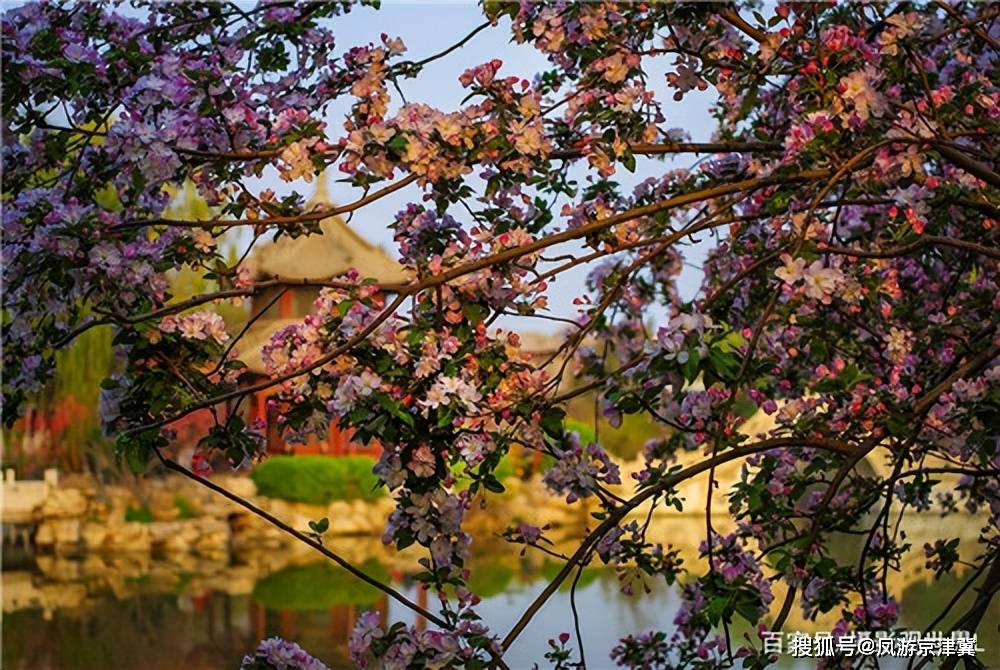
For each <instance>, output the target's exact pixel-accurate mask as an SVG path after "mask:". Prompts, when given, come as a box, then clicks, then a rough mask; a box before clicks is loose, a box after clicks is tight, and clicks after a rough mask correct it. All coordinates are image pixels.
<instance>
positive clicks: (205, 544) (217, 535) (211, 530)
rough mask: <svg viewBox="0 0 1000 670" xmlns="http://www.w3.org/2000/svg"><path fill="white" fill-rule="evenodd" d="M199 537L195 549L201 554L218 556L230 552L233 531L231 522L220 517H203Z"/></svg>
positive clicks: (199, 525) (198, 528) (199, 526)
mask: <svg viewBox="0 0 1000 670" xmlns="http://www.w3.org/2000/svg"><path fill="white" fill-rule="evenodd" d="M197 530H198V537H197V539H196V540H195V542H194V550H195V551H196V552H197V553H198V555H200V556H218V555H223V554H228V553H229V540H230V537H231V533H230V530H229V524H227V523H226V522H224V521H220V520H218V519H202V520H200V521H199V523H198V527H197Z"/></svg>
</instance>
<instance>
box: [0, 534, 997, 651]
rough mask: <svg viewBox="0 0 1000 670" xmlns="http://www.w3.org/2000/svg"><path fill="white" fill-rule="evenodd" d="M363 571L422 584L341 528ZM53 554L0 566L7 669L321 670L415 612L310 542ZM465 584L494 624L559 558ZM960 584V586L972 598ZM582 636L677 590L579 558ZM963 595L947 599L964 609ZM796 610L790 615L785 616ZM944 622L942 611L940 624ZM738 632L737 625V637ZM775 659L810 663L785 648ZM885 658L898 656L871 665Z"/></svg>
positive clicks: (593, 647) (932, 597) (478, 565)
mask: <svg viewBox="0 0 1000 670" xmlns="http://www.w3.org/2000/svg"><path fill="white" fill-rule="evenodd" d="M337 542H338V545H340V546H344V545H345V544H348V543H349V544H352V546H353V550H351V553H352V554H353V555H354V556H355V557H358V556H362V557H363V556H365V555H367V556H368V558H367V560H364V559H362V560H357V558H355V560H356V561H357V562H361V563H363V569H364V570H365V571H366V572H368V573H369V574H372V575H373V576H375V577H377V578H380V579H387V580H390V581H391V582H392V583H393V584H394V585H396V586H397V587H398V588H399V589H400V590H401V591H403V592H404V593H406V594H407V595H408V596H409V597H410V598H412V599H413V600H416V601H419V602H421V604H426V598H425V595H424V593H423V592H422V591H421V590H419V589H417V588H416V587H415V585H414V584H413V582H412V580H411V579H410V577H409V576H408V575H410V574H412V570H408V569H407V566H412V565H413V563H412V556H408V557H406V558H405V560H403V559H400V557H399V556H398V555H394V554H391V553H389V552H386V551H385V550H384V549H382V548H381V546H380V544H379V543H378V541H377V539H374V538H355V539H352V540H349V541H347V540H343V539H339V540H338V541H337ZM102 560H103V561H104V562H98V561H97V560H96V559H95V557H83V558H80V559H76V560H61V561H60V560H57V559H53V558H51V557H40V558H39V559H38V562H37V563H36V564H35V565H34V566H33V567H31V569H19V570H6V571H5V572H4V574H3V579H4V591H5V595H4V610H5V617H4V622H3V624H4V627H3V628H4V630H3V632H4V640H3V667H4V668H8V669H10V670H92V669H93V670H97V669H100V670H118V669H121V670H133V669H136V668H143V669H145V670H176V669H178V668H184V670H209V669H211V670H216V669H219V668H235V667H238V665H239V660H240V658H241V657H242V655H243V654H244V653H245V652H246V651H248V650H250V649H252V648H253V647H254V646H255V645H256V643H257V642H258V641H259V640H260V639H262V638H264V637H268V636H271V635H281V636H283V637H286V638H290V639H294V640H296V641H298V642H300V643H301V644H302V645H303V646H304V647H305V648H306V649H308V650H310V651H311V652H312V653H314V654H315V655H317V656H318V657H320V658H321V659H322V660H323V661H325V662H326V663H327V664H328V665H330V667H332V668H342V667H349V656H348V652H347V643H346V640H347V637H348V634H349V631H350V630H351V629H352V627H353V626H354V622H355V621H356V619H357V617H358V615H359V614H360V613H361V612H363V611H366V610H376V611H378V612H379V613H380V614H381V616H382V618H383V620H384V621H385V620H403V621H410V622H417V623H418V624H419V623H420V622H419V621H418V620H417V619H416V618H415V616H414V615H413V613H412V612H410V611H409V610H407V609H405V608H404V607H403V606H401V605H399V604H397V603H396V602H395V601H389V600H387V598H386V597H385V596H384V595H383V594H381V593H380V592H378V591H377V590H375V589H373V588H371V587H369V586H367V585H365V584H363V583H361V582H359V581H357V580H356V579H354V578H352V577H351V576H350V575H349V574H347V573H346V572H345V571H344V570H342V569H340V568H338V567H336V566H334V565H331V564H330V563H328V562H317V561H314V560H312V557H311V556H309V555H308V554H294V553H286V554H281V553H280V552H279V553H278V554H275V555H273V556H269V557H268V558H267V560H268V561H269V562H268V563H256V564H253V563H249V562H246V561H241V560H240V557H239V556H235V557H233V558H232V559H230V560H228V561H217V562H215V563H212V562H204V561H202V562H197V563H191V562H190V561H189V560H187V559H185V560H179V559H175V560H173V561H171V560H155V561H150V560H149V559H148V557H140V558H136V559H135V560H134V561H133V562H129V559H124V558H122V557H115V558H113V559H110V558H109V559H102ZM472 568H473V578H472V584H471V585H472V587H473V589H474V590H475V591H476V592H477V593H479V594H481V595H482V596H483V603H482V605H481V607H480V612H481V613H482V615H483V617H484V618H485V620H486V621H487V622H489V623H490V625H491V626H492V627H493V628H494V629H495V630H497V631H501V632H502V631H505V630H507V629H508V628H509V627H510V626H511V625H513V623H514V621H515V620H516V619H517V617H518V616H520V614H521V613H522V612H523V611H524V609H525V608H526V607H527V605H528V603H530V602H531V600H532V599H533V598H534V597H535V596H536V595H537V593H538V592H539V591H540V590H541V588H542V587H543V585H544V584H545V583H546V582H547V580H548V579H550V578H551V577H552V576H554V574H555V572H556V571H557V570H558V568H559V565H558V564H557V562H556V561H554V560H553V559H549V558H546V557H544V556H542V555H538V554H534V555H532V554H529V555H527V556H524V557H521V556H519V555H518V553H517V551H516V549H515V548H513V547H509V546H507V545H504V544H502V543H500V544H497V545H493V546H489V547H482V548H481V550H480V552H479V554H478V555H477V556H475V557H474V561H473V566H472ZM960 584H961V580H960V579H958V578H945V579H942V580H940V581H938V582H932V583H926V582H924V581H915V582H914V583H913V584H912V585H911V586H909V587H908V588H906V589H905V591H904V599H903V607H902V611H903V618H902V622H901V623H902V625H903V626H905V627H907V628H911V629H922V628H923V627H924V626H925V625H927V624H928V623H929V622H930V619H932V618H933V617H934V616H935V615H936V614H937V613H938V612H940V610H941V609H942V608H943V607H944V606H945V605H946V603H947V602H948V600H949V599H950V597H951V595H952V594H953V593H954V592H955V591H956V589H957V588H958V587H959V586H960ZM972 595H973V594H972V593H971V589H970V593H969V596H968V597H969V598H971V597H972ZM569 600H570V599H569V590H568V587H564V588H563V589H561V590H560V591H559V592H558V593H557V594H556V596H555V597H553V599H552V600H551V601H550V602H549V603H548V604H546V605H545V607H544V608H543V609H542V610H541V612H540V613H539V615H538V616H537V617H536V620H535V622H534V623H533V625H532V626H529V628H528V629H527V630H526V631H525V632H524V633H523V635H522V637H521V638H520V639H519V640H518V642H517V643H516V644H515V646H514V647H513V648H512V649H511V650H510V654H509V657H508V660H509V663H510V665H511V667H512V668H515V669H519V668H530V667H531V666H532V665H533V663H535V662H540V661H541V660H542V659H541V652H542V651H544V649H545V648H546V641H547V640H548V639H549V638H552V637H555V636H556V635H558V634H559V633H560V632H562V631H569V630H572V618H571V610H570V602H569ZM576 602H577V607H578V609H579V611H580V613H581V617H582V622H583V633H584V638H585V640H586V649H585V651H586V654H587V660H588V666H589V667H590V668H592V669H594V670H600V669H602V668H605V667H608V666H610V662H609V661H608V651H609V650H610V649H611V647H612V646H613V645H614V644H615V642H616V641H617V639H618V638H620V637H621V636H623V635H625V634H627V633H631V632H637V631H642V630H646V629H650V628H660V629H667V630H669V629H670V628H671V624H670V622H671V620H672V619H673V616H674V613H675V612H676V610H677V607H678V605H679V599H678V592H677V590H676V588H669V587H667V586H666V585H663V584H660V585H653V589H652V592H651V593H650V594H648V595H640V596H636V597H627V596H624V595H622V594H621V592H620V590H619V589H618V582H617V579H616V578H615V575H614V574H613V573H612V572H610V571H607V570H604V569H599V568H588V569H586V570H585V571H584V572H583V575H582V576H581V579H580V583H579V587H578V589H577V596H576ZM963 605H964V606H966V607H967V605H968V600H967V599H966V601H965V602H961V603H959V604H958V605H957V606H956V609H955V610H954V611H955V612H961V611H962V607H963ZM996 614H997V611H996V610H994V611H993V615H992V616H990V615H988V616H987V617H986V620H984V624H983V627H982V628H983V630H981V635H980V646H982V647H985V648H986V649H987V652H986V655H985V656H981V657H980V660H982V661H984V663H985V664H986V667H1000V656H998V654H997V652H998V650H1000V634H998V633H997V632H996V630H995V629H996V623H997V616H996ZM793 621H794V618H793ZM948 624H950V620H946V621H945V625H948ZM793 627H794V628H798V629H800V630H809V629H810V628H811V629H816V630H827V629H828V628H829V622H828V621H826V622H824V621H820V622H815V623H812V622H802V621H798V622H794V624H793ZM745 632H748V631H747V630H746V629H745V628H739V627H736V628H734V629H733V631H732V633H733V636H734V638H737V639H739V638H741V637H742V635H743V634H744V633H745ZM780 667H783V668H795V669H796V670H799V669H800V668H802V669H804V668H809V667H814V663H812V662H799V663H797V664H796V663H795V662H793V661H792V659H787V661H786V663H785V664H783V665H782V666H780ZM881 667H882V668H884V669H885V668H892V667H900V664H897V665H895V666H894V665H892V664H891V663H885V662H883V663H881Z"/></svg>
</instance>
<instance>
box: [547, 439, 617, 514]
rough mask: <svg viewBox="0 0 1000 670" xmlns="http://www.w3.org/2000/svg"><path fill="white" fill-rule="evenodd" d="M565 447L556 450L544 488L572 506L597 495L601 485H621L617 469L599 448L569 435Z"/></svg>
mask: <svg viewBox="0 0 1000 670" xmlns="http://www.w3.org/2000/svg"><path fill="white" fill-rule="evenodd" d="M568 436H569V440H568V441H567V443H566V444H565V445H562V446H560V447H558V448H557V451H556V454H555V455H556V459H557V460H556V462H555V464H554V465H553V466H552V467H551V468H550V469H549V470H548V472H546V473H545V478H544V481H545V485H546V486H547V487H548V488H549V489H550V490H551V491H552V492H554V493H558V494H560V495H565V496H566V502H568V503H573V502H576V501H577V500H579V499H580V498H586V497H588V496H591V495H594V493H595V492H596V491H598V490H599V488H600V487H601V485H602V484H612V485H616V484H621V483H622V480H621V475H620V473H619V470H618V465H617V464H616V463H615V462H614V461H612V460H611V457H610V456H608V454H607V452H606V451H604V449H603V448H601V446H600V445H598V444H596V443H594V442H591V443H590V444H588V445H586V446H584V445H582V444H581V443H580V436H579V435H578V434H577V433H569V434H568Z"/></svg>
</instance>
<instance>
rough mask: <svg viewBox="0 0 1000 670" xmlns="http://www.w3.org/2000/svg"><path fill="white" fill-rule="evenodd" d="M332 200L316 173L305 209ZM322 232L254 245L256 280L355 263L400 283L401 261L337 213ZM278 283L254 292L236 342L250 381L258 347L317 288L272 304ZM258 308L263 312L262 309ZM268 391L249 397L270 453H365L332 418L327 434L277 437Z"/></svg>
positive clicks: (321, 275) (303, 310) (302, 311)
mask: <svg viewBox="0 0 1000 670" xmlns="http://www.w3.org/2000/svg"><path fill="white" fill-rule="evenodd" d="M332 206H333V205H332V204H331V202H330V199H329V197H328V196H327V193H326V188H325V181H324V178H323V177H321V178H320V181H319V186H318V188H317V191H316V194H315V195H314V196H313V198H312V199H311V200H310V202H309V204H308V208H309V209H320V208H322V209H327V208H331V207H332ZM320 230H321V231H322V234H321V235H317V234H314V235H307V236H301V237H297V238H294V239H293V238H290V237H281V238H279V239H278V240H277V241H274V242H271V243H268V244H265V245H262V246H260V247H258V248H257V249H256V250H255V252H254V254H253V256H252V257H251V258H250V261H249V262H250V267H251V268H252V271H253V274H254V280H255V281H258V282H259V281H265V280H269V279H281V280H285V281H288V282H290V283H293V284H294V283H295V282H303V283H308V282H322V281H328V280H330V279H333V278H335V277H339V276H341V275H343V274H344V273H345V272H347V271H349V270H351V269H357V270H358V271H359V272H360V273H361V274H362V275H364V276H365V277H372V278H374V279H376V280H377V281H378V282H379V283H381V284H400V283H404V282H405V281H406V280H407V274H406V271H405V269H404V268H403V266H402V265H400V264H399V263H397V262H396V261H395V260H393V259H392V258H391V257H390V256H389V255H388V254H387V253H386V252H385V251H384V250H383V249H381V248H379V247H378V246H376V245H374V244H372V243H371V242H369V241H367V240H365V239H364V238H363V237H361V236H360V235H358V233H357V232H355V231H354V229H353V228H352V227H351V226H350V225H348V224H347V222H346V221H344V219H343V218H342V217H340V216H331V217H329V218H326V219H323V220H322V221H321V222H320ZM281 290H282V289H281V288H277V287H275V288H271V289H268V290H265V291H262V292H261V293H260V294H259V295H257V296H255V297H254V300H253V303H252V305H251V308H250V315H251V318H252V317H254V316H256V315H258V314H260V317H259V318H258V319H257V320H256V321H255V322H254V323H253V325H252V326H251V327H250V329H249V330H248V331H247V333H246V334H245V335H244V337H243V339H242V340H241V342H240V345H239V350H238V353H239V356H240V359H241V360H242V361H243V362H245V363H246V364H247V366H248V367H249V370H250V373H251V374H252V375H253V379H252V380H251V381H255V380H256V379H262V378H263V377H264V374H265V371H264V362H263V359H262V357H261V351H262V349H263V347H264V345H265V344H266V343H267V342H268V341H269V340H270V339H271V336H272V335H274V333H276V332H277V331H278V330H280V329H281V328H284V327H285V326H288V325H290V324H294V323H297V322H299V321H301V320H302V318H303V317H304V316H306V315H307V314H309V313H310V312H311V311H312V309H313V301H314V300H315V299H316V297H317V296H318V294H319V291H320V289H319V288H317V287H315V286H295V287H292V288H288V289H286V290H285V292H284V294H283V295H281V297H280V298H278V299H277V302H276V303H275V304H273V305H272V304H271V303H272V302H273V301H274V300H275V298H276V297H277V296H278V294H279V293H280V292H281ZM269 305H270V308H268V306H269ZM262 312H263V313H262ZM268 395H270V391H262V392H260V393H257V394H256V395H255V396H254V398H253V406H252V407H251V410H250V411H251V417H250V418H251V419H254V420H256V419H263V420H264V421H265V422H266V424H267V443H268V444H267V447H268V451H269V452H270V453H282V452H292V453H322V454H331V455H343V454H351V453H367V452H368V451H369V449H368V448H366V447H365V446H363V445H360V444H357V443H354V442H352V441H351V437H350V433H349V432H348V431H345V430H341V429H340V428H339V427H337V426H336V424H335V423H332V424H331V428H330V432H329V435H326V436H311V437H310V438H309V441H308V442H307V443H306V444H304V445H298V444H297V445H294V446H292V445H286V444H285V443H284V441H283V440H282V438H281V430H280V425H279V423H278V415H279V413H280V408H279V407H277V406H275V404H274V403H271V405H270V407H269V405H268V402H267V398H268Z"/></svg>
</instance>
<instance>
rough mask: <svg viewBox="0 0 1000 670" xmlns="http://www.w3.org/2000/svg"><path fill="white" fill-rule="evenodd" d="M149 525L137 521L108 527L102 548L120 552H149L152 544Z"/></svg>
mask: <svg viewBox="0 0 1000 670" xmlns="http://www.w3.org/2000/svg"><path fill="white" fill-rule="evenodd" d="M149 525H150V524H145V523H139V522H137V521H127V522H125V523H122V524H120V525H114V526H108V536H107V538H106V539H105V541H104V546H105V547H106V548H108V549H117V550H121V551H127V552H131V551H135V552H138V551H149V550H150V548H151V547H152V544H153V539H152V536H151V535H150V532H149Z"/></svg>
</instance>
